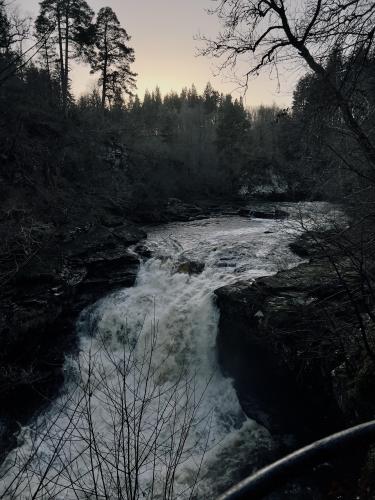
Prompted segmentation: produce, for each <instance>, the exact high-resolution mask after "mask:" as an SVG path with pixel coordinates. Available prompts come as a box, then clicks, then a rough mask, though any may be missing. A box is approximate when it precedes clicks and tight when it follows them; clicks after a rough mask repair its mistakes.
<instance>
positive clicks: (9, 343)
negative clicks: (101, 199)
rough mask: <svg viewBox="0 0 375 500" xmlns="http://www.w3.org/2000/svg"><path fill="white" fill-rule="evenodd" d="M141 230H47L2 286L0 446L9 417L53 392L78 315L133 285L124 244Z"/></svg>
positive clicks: (133, 264) (7, 436)
mask: <svg viewBox="0 0 375 500" xmlns="http://www.w3.org/2000/svg"><path fill="white" fill-rule="evenodd" d="M145 236H146V235H145V233H144V232H143V231H142V230H140V229H138V228H137V227H135V226H134V225H131V224H128V223H124V222H123V223H122V225H121V226H118V225H117V226H116V227H106V226H104V225H100V224H97V225H93V226H90V227H86V228H80V229H75V230H73V231H71V232H70V233H69V232H65V233H64V235H53V237H52V238H51V239H50V241H49V242H48V244H47V245H45V246H44V247H43V248H41V249H40V251H39V252H37V253H36V254H35V256H34V257H33V258H32V259H31V260H30V261H29V262H28V264H27V265H26V266H24V267H23V268H22V269H20V270H19V272H18V273H17V274H16V276H15V278H14V279H13V280H12V281H10V282H9V283H8V284H7V285H6V287H5V289H3V290H2V294H1V297H0V343H1V353H0V365H1V371H0V407H1V413H0V452H1V449H5V448H6V447H7V446H8V445H9V444H11V442H10V440H11V431H14V425H16V424H15V419H16V418H17V420H18V421H23V420H26V419H27V418H28V417H29V416H30V415H31V414H32V413H33V412H34V411H35V410H36V409H37V408H39V407H40V406H41V405H43V404H44V401H46V400H48V398H49V397H53V396H54V394H55V393H56V390H57V389H58V387H59V385H60V384H61V382H62V377H63V375H62V370H61V368H62V365H63V362H64V356H65V354H66V352H68V351H71V350H73V349H74V348H75V344H76V336H75V333H74V323H75V319H76V317H77V315H78V313H79V312H80V311H81V310H82V309H83V308H84V307H85V306H86V305H88V304H90V303H92V302H94V301H95V300H97V299H99V298H100V297H102V296H103V295H105V294H106V293H108V292H110V291H112V290H115V289H116V288H118V287H127V286H132V285H133V284H134V281H135V278H136V275H137V271H138V266H139V259H138V257H137V255H136V254H135V253H133V252H132V251H130V250H129V247H130V246H131V245H134V244H135V243H137V242H138V241H139V240H141V239H143V238H145ZM25 408H27V412H26V411H25ZM13 417H14V418H13Z"/></svg>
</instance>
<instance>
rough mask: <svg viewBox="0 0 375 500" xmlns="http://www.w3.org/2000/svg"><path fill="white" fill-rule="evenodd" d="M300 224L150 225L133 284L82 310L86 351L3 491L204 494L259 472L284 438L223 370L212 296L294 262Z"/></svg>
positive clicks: (33, 429)
mask: <svg viewBox="0 0 375 500" xmlns="http://www.w3.org/2000/svg"><path fill="white" fill-rule="evenodd" d="M294 232H295V229H293V227H292V224H291V223H290V222H280V221H272V220H250V219H246V218H242V217H216V218H211V219H207V220H202V221H194V222H188V223H178V224H177V223H176V224H167V225H165V226H160V227H156V228H149V230H148V234H149V236H148V241H147V242H146V244H147V246H148V247H149V248H150V249H151V250H152V255H153V257H152V258H150V259H148V260H145V261H143V262H142V264H141V267H140V270H139V273H138V278H137V281H136V284H135V286H134V287H133V288H130V289H124V290H121V291H118V292H116V293H113V294H111V295H109V296H108V297H105V298H103V299H102V300H100V301H99V302H98V303H97V304H95V305H93V306H91V307H89V308H87V309H86V310H85V311H83V313H82V314H81V316H80V318H79V320H78V323H77V332H78V335H79V338H80V349H79V354H78V355H77V356H70V357H68V358H67V359H66V362H65V368H64V369H65V380H66V381H65V385H64V387H63V390H62V391H61V394H60V395H59V396H58V397H57V398H56V400H55V401H54V402H53V403H52V404H51V405H50V407H49V408H48V410H47V411H46V412H45V413H44V414H43V415H41V416H39V417H38V418H37V419H36V420H35V421H33V422H31V423H30V425H29V426H27V427H25V428H23V429H22V430H21V432H20V434H19V437H18V447H17V448H16V449H15V450H13V451H12V452H11V453H10V454H9V456H8V458H7V459H6V461H5V462H4V464H3V465H2V468H1V471H0V493H1V492H2V498H9V499H10V498H45V499H47V498H48V499H49V498H56V499H77V498H78V499H81V498H124V499H128V498H150V499H151V498H156V499H157V498H199V499H206V498H214V497H215V495H216V494H217V493H218V492H220V491H222V490H223V489H224V488H226V487H228V486H230V485H231V484H232V483H233V482H234V481H236V480H238V479H240V477H239V475H240V474H241V471H244V470H246V471H249V470H251V468H252V467H253V468H255V467H256V466H257V464H258V462H259V457H262V456H264V455H265V454H267V453H270V452H271V451H272V450H273V449H274V447H275V446H276V445H275V443H274V441H273V439H272V436H271V435H270V434H269V432H268V431H267V430H266V429H265V428H263V427H262V426H260V425H259V424H257V423H256V422H254V421H252V420H250V419H249V418H247V417H246V416H245V414H244V413H243V411H242V409H241V406H240V404H239V401H238V399H237V395H236V392H235V390H234V388H233V384H232V381H231V380H230V379H229V378H226V377H225V376H224V375H223V374H222V373H221V372H220V369H219V366H218V363H217V358H216V347H215V344H216V336H217V329H218V321H219V312H218V309H217V307H216V305H215V302H214V294H213V292H214V290H215V289H217V288H219V287H220V286H223V285H226V284H229V283H232V282H235V281H238V280H243V279H246V280H251V279H255V278H257V277H259V276H264V275H270V274H273V273H275V272H277V271H278V270H279V269H282V268H287V267H290V266H293V265H295V264H296V263H297V262H299V259H298V258H297V257H296V256H294V255H293V254H292V253H291V252H290V251H289V249H288V243H289V242H290V241H291V239H292V237H293V234H294ZM189 262H199V263H200V264H201V265H200V266H199V267H200V269H199V270H201V269H202V267H203V264H204V268H203V270H202V271H201V272H200V273H197V274H189V273H188V272H181V271H182V270H184V271H186V270H188V267H189V265H188V263H189Z"/></svg>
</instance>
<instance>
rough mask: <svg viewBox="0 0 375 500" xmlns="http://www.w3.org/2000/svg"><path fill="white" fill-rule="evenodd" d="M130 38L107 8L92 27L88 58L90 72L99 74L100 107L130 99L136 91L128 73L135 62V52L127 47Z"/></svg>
mask: <svg viewBox="0 0 375 500" xmlns="http://www.w3.org/2000/svg"><path fill="white" fill-rule="evenodd" d="M129 40H130V36H129V35H128V33H127V32H126V30H125V29H124V28H122V27H121V25H120V22H119V20H118V18H117V16H116V14H115V12H113V10H112V9H111V8H110V7H104V8H102V9H100V11H99V13H98V16H97V20H96V24H95V42H94V47H93V50H92V52H91V55H90V63H91V72H92V73H97V72H99V73H100V79H99V83H100V85H101V88H102V106H103V107H105V105H106V103H107V102H108V103H112V102H114V101H117V102H118V100H119V99H121V96H122V94H123V93H124V92H125V93H126V94H129V95H131V94H132V91H133V90H134V88H135V77H136V76H137V75H136V74H135V73H133V72H132V71H131V70H130V64H131V63H133V62H134V50H133V49H132V48H130V47H129V46H128V45H127V43H128V42H129Z"/></svg>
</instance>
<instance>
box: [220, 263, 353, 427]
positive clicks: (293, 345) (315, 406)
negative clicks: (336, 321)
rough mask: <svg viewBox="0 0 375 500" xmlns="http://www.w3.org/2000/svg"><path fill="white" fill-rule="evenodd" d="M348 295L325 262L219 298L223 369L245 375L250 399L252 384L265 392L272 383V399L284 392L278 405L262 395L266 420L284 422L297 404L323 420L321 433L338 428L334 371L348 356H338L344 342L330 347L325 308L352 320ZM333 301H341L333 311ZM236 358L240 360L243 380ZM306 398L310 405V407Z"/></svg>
mask: <svg viewBox="0 0 375 500" xmlns="http://www.w3.org/2000/svg"><path fill="white" fill-rule="evenodd" d="M344 295H345V290H344V289H343V286H342V285H341V283H340V281H339V279H338V278H337V276H336V274H335V273H334V271H333V270H332V268H331V267H330V266H329V265H328V263H327V262H323V261H316V262H312V263H306V264H301V265H300V266H298V267H296V268H294V269H291V270H287V271H283V272H280V273H278V274H277V275H275V276H270V277H266V278H259V279H257V280H256V281H255V282H254V283H251V282H240V283H236V284H234V285H230V286H226V287H223V288H221V289H219V290H217V291H216V296H217V302H218V305H219V308H220V311H221V319H220V333H219V337H218V347H219V352H220V359H221V362H222V364H223V366H224V369H226V370H227V371H228V372H229V373H231V374H233V375H234V376H236V378H238V376H239V378H238V385H239V387H243V389H241V390H242V391H245V392H244V393H246V387H247V386H248V387H251V386H252V385H254V382H253V381H252V380H258V382H259V384H260V388H259V391H262V390H263V389H264V387H263V388H262V384H263V382H264V381H266V382H267V383H268V384H269V387H268V388H267V389H265V391H266V392H267V391H268V392H275V391H276V393H277V397H275V398H273V399H272V398H267V397H264V396H262V395H260V399H261V400H262V399H263V400H264V405H265V410H266V413H267V412H268V411H270V414H273V413H274V414H275V417H276V419H277V414H279V415H282V414H283V413H285V410H283V407H284V408H285V407H288V405H289V406H290V407H293V408H294V410H295V411H296V412H299V411H300V410H301V409H302V408H301V406H303V405H307V406H306V408H310V410H311V411H312V414H314V418H318V419H320V420H321V422H320V424H318V425H317V427H321V429H325V428H326V430H327V431H329V430H330V429H329V427H330V422H331V423H333V424H334V425H336V424H337V422H338V421H339V420H337V419H339V418H340V411H339V405H338V404H337V402H336V400H335V397H334V388H333V384H332V371H333V370H334V369H335V367H338V366H340V365H341V363H342V362H343V361H344V357H343V354H342V351H341V352H340V350H338V346H339V343H340V339H338V338H337V339H330V341H329V342H328V339H327V338H326V335H327V330H326V323H325V318H323V317H322V311H321V309H320V307H318V305H319V304H322V303H323V302H325V304H326V307H330V308H331V311H333V310H334V311H335V314H336V315H344V314H345V313H348V310H347V305H345V301H343V304H340V300H341V299H342V298H343V297H344ZM331 297H335V299H334V303H333V302H331V304H330V305H329V304H328V301H329V299H330V298H331ZM233 356H234V357H236V356H237V357H238V359H240V361H239V363H238V364H239V365H240V366H241V368H240V370H239V372H238V373H237V374H236V371H237V368H236V366H235V363H233ZM255 384H256V383H255ZM254 391H258V389H257V387H255V388H254ZM275 396H276V394H275ZM246 397H247V396H246ZM299 398H302V400H301V401H304V400H306V401H305V402H304V403H303V404H302V403H301V402H299ZM292 400H293V401H292ZM273 405H275V407H274V408H272V406H273ZM248 406H249V410H248V411H250V412H252V411H253V410H251V405H248ZM289 410H290V408H287V413H288V412H289ZM310 410H309V411H310ZM257 413H258V410H255V412H254V415H253V416H255V417H257V418H259V415H257ZM265 423H266V422H265Z"/></svg>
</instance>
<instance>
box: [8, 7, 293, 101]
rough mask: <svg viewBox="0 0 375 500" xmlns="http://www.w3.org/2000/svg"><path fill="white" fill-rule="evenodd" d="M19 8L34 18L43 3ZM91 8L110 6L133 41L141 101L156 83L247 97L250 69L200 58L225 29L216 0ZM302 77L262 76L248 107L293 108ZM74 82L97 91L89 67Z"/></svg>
mask: <svg viewBox="0 0 375 500" xmlns="http://www.w3.org/2000/svg"><path fill="white" fill-rule="evenodd" d="M16 4H17V5H18V6H19V10H20V11H21V12H22V13H28V14H31V15H33V16H35V15H36V13H37V12H38V4H39V0H16ZM88 4H89V5H90V6H91V8H92V9H93V10H94V11H95V12H97V11H98V10H99V9H100V8H101V7H105V6H109V7H111V8H112V9H113V10H114V11H115V12H116V14H117V16H118V18H119V20H120V22H121V24H122V26H123V27H124V28H125V29H126V30H127V31H128V33H129V35H130V36H131V37H132V39H131V42H130V45H131V46H132V47H133V48H134V50H135V56H136V62H135V64H134V65H133V66H132V69H133V71H135V72H136V73H138V78H137V93H138V94H139V96H140V97H142V96H143V94H144V92H145V90H146V89H149V90H153V89H154V88H155V87H156V86H157V85H158V86H159V88H160V90H161V92H162V93H163V94H165V93H167V92H169V91H170V90H176V91H180V90H181V89H182V88H183V87H185V86H190V85H191V84H192V83H194V84H195V85H196V87H197V89H198V91H202V90H203V89H204V87H205V85H206V83H207V82H208V81H210V82H211V84H212V85H213V87H214V88H215V89H217V90H219V91H220V92H224V93H232V94H233V95H234V96H240V95H243V89H239V85H238V76H240V75H241V74H244V73H245V71H246V68H247V64H246V62H245V61H244V62H243V63H242V64H241V66H240V67H238V68H237V69H236V73H237V76H236V75H234V74H233V73H231V72H229V71H226V72H225V73H220V74H218V70H217V67H216V65H217V61H215V60H213V59H210V58H208V57H202V56H200V57H197V52H198V49H199V47H202V43H201V42H199V41H198V40H196V39H195V38H196V37H197V36H198V35H199V34H200V33H201V34H204V35H208V36H212V37H214V35H215V34H216V33H218V31H219V28H220V25H219V22H218V20H217V18H216V17H215V16H210V15H208V14H207V12H206V10H207V9H208V8H212V7H213V6H214V5H215V2H214V1H213V0H157V1H155V0H88ZM297 77H298V75H296V73H295V71H283V72H282V74H281V77H280V88H278V83H277V80H276V78H275V77H274V76H272V75H271V78H270V75H269V74H268V73H264V74H262V75H261V76H259V77H257V78H256V79H254V80H252V81H251V82H250V84H249V88H248V91H247V93H246V95H245V103H246V105H247V106H259V105H260V104H267V105H270V104H273V103H276V104H278V105H279V106H282V107H286V106H288V105H289V104H290V102H291V99H292V90H293V87H294V85H295V83H296V79H297ZM72 81H73V91H74V93H75V94H76V95H80V94H82V93H84V92H86V91H89V90H90V89H91V88H92V86H93V85H94V81H95V77H93V76H90V74H89V68H88V67H87V66H86V67H85V66H81V65H79V66H75V67H74V70H73V72H72Z"/></svg>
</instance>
